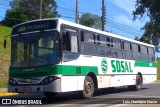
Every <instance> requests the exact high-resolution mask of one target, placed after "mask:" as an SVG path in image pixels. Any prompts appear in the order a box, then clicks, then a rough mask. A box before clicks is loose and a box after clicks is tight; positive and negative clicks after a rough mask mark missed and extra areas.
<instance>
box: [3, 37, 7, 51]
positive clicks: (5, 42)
mask: <svg viewBox="0 0 160 107" xmlns="http://www.w3.org/2000/svg"><path fill="white" fill-rule="evenodd" d="M6 46H7V40H6V39H5V40H4V43H3V47H4V49H6Z"/></svg>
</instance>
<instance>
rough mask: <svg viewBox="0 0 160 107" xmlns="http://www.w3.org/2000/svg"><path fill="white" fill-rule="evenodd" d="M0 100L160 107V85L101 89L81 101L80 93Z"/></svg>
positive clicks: (69, 106)
mask: <svg viewBox="0 0 160 107" xmlns="http://www.w3.org/2000/svg"><path fill="white" fill-rule="evenodd" d="M0 98H2V99H12V104H13V103H14V104H13V106H20V107H22V106H33V105H21V103H22V102H19V103H18V102H17V101H18V100H23V101H24V100H27V101H28V100H29V101H30V100H32V101H35V100H36V101H37V103H38V104H40V105H37V106H38V107H40V106H41V107H43V106H46V107H53V106H54V107H75V106H76V107H108V106H109V107H128V106H130V107H132V106H141V107H146V106H148V107H150V106H152V107H157V106H160V105H158V104H157V103H159V104H160V83H152V84H145V85H143V87H142V90H140V91H129V90H128V89H127V88H126V87H118V88H115V89H113V90H109V89H100V90H98V91H97V92H95V94H94V97H93V98H91V99H81V98H80V94H79V93H78V92H72V93H62V94H58V95H57V96H56V97H54V98H52V99H48V98H46V97H45V96H44V95H43V94H42V93H28V94H19V95H15V96H6V97H0ZM13 100H16V101H13ZM36 101H35V102H36ZM23 103H24V102H23ZM41 103H42V105H41ZM27 104H28V103H27ZM34 104H35V103H34ZM1 106H4V105H1ZM7 106H10V105H7ZM35 106H36V105H35Z"/></svg>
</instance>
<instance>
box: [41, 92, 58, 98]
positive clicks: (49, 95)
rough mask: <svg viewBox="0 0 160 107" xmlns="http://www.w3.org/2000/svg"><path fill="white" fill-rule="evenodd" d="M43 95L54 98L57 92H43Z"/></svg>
mask: <svg viewBox="0 0 160 107" xmlns="http://www.w3.org/2000/svg"><path fill="white" fill-rule="evenodd" d="M43 94H44V95H45V96H46V97H47V98H54V97H55V96H56V95H57V93H56V92H43Z"/></svg>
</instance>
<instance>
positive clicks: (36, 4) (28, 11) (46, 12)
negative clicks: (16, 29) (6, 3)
mask: <svg viewBox="0 0 160 107" xmlns="http://www.w3.org/2000/svg"><path fill="white" fill-rule="evenodd" d="M10 6H11V8H12V9H11V10H7V11H6V17H5V19H4V20H3V22H4V24H5V25H8V24H6V23H11V24H9V25H10V26H13V25H15V24H18V23H21V22H23V21H28V20H36V19H39V14H40V0H13V1H12V2H10ZM56 9H57V4H56V2H55V0H43V3H42V18H53V17H56V16H57V14H58V12H57V11H56ZM12 15H13V17H12ZM14 16H17V17H15V19H16V18H17V21H15V20H11V19H9V18H12V19H13V18H14ZM18 16H20V17H18ZM18 19H20V20H21V21H20V20H19V21H18ZM13 21H15V22H13Z"/></svg>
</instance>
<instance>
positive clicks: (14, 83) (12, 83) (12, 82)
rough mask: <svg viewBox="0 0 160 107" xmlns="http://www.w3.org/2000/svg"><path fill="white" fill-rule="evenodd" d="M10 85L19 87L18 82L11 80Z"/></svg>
mask: <svg viewBox="0 0 160 107" xmlns="http://www.w3.org/2000/svg"><path fill="white" fill-rule="evenodd" d="M9 84H11V85H18V82H17V81H16V80H14V79H11V78H10V79H9Z"/></svg>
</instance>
